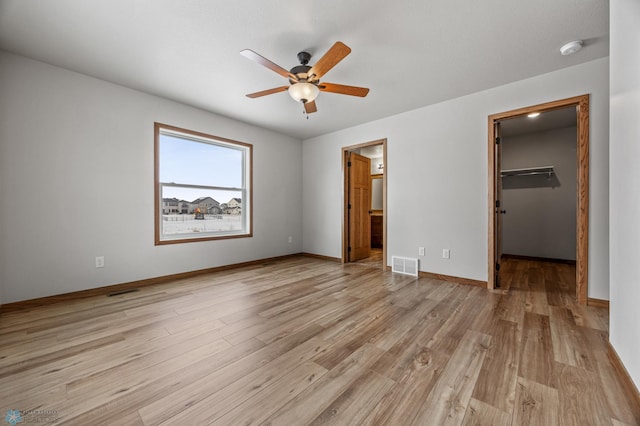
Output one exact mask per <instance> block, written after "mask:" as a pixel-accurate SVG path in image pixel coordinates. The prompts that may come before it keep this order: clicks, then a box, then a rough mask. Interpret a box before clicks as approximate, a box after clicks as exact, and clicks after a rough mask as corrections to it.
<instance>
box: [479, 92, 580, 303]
mask: <svg viewBox="0 0 640 426" xmlns="http://www.w3.org/2000/svg"><path fill="white" fill-rule="evenodd" d="M570 106H575V107H576V113H577V121H576V126H577V139H578V140H577V150H576V151H577V164H576V166H577V182H576V183H577V185H576V186H577V194H576V202H577V209H576V211H577V213H576V215H577V218H576V219H577V220H576V228H577V229H576V298H577V300H578V303H580V304H582V305H586V304H587V300H588V262H589V95H588V94H585V95H580V96H575V97H572V98H567V99H560V100H557V101H553V102H547V103H543V104H539V105H533V106H529V107H525V108H519V109H515V110H511V111H505V112H501V113H498V114H493V115H490V116H489V118H488V129H489V139H488V147H489V167H488V173H489V176H488V178H489V180H488V189H489V191H488V192H489V204H488V205H489V238H488V240H489V265H488V266H489V268H488V269H489V274H488V280H487V287H488V288H489V289H492V288H493V285H494V281H495V264H496V258H495V244H496V235H495V228H494V217H493V215H494V212H495V204H496V193H495V184H496V182H495V176H496V170H495V168H496V163H495V153H496V145H495V140H494V139H495V135H494V123H495V122H496V121H500V120H504V119H507V118H513V117H517V116H522V115H525V114H529V113H531V112H546V111H552V110H555V109H561V108H566V107H570Z"/></svg>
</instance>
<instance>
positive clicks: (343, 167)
mask: <svg viewBox="0 0 640 426" xmlns="http://www.w3.org/2000/svg"><path fill="white" fill-rule="evenodd" d="M373 145H382V161H383V163H384V174H383V176H382V207H383V210H384V213H383V215H382V241H383V243H382V269H383V270H386V267H387V245H388V244H387V242H388V241H389V240H388V239H387V217H388V209H387V176H388V165H387V139H386V138H384V139H377V140H374V141H371V142H364V143H360V144H356V145H351V146H345V147H343V148H342V157H341V160H342V165H341V173H342V225H341V227H342V228H341V229H342V263H347V258H348V252H347V249H348V234H349V228H348V223H349V217H348V211H347V203H348V202H349V188H348V184H349V182H348V180H347V161H348V159H349V151H353V150H356V149H359V148H364V147H367V146H373Z"/></svg>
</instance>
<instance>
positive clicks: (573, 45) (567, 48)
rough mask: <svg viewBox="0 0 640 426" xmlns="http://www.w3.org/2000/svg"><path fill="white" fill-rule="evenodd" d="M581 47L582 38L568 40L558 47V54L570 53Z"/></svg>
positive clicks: (565, 54)
mask: <svg viewBox="0 0 640 426" xmlns="http://www.w3.org/2000/svg"><path fill="white" fill-rule="evenodd" d="M580 49H582V40H575V41H570V42H569V43H567V44H565V45H564V46H562V47H561V48H560V54H561V55H562V56H567V55H571V54H573V53H576V52H577V51H578V50H580Z"/></svg>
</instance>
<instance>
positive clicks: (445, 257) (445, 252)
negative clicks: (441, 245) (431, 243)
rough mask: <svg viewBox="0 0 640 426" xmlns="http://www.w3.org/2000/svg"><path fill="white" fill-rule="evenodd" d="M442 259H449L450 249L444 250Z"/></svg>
mask: <svg viewBox="0 0 640 426" xmlns="http://www.w3.org/2000/svg"><path fill="white" fill-rule="evenodd" d="M442 258H443V259H449V249H442Z"/></svg>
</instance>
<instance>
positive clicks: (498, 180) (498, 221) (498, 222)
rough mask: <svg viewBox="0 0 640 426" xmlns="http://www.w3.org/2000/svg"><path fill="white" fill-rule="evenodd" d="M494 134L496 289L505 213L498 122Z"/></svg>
mask: <svg viewBox="0 0 640 426" xmlns="http://www.w3.org/2000/svg"><path fill="white" fill-rule="evenodd" d="M494 126H495V130H494V134H495V137H496V151H495V152H496V154H495V155H496V160H495V161H496V163H495V164H496V176H495V185H496V188H495V194H496V208H495V214H494V220H495V228H494V229H495V230H496V237H495V238H496V239H495V241H496V244H495V248H496V272H495V285H494V288H498V287H500V261H501V259H502V213H503V212H504V210H503V206H502V139H501V135H500V122H498V121H496V122H495V124H494Z"/></svg>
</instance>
